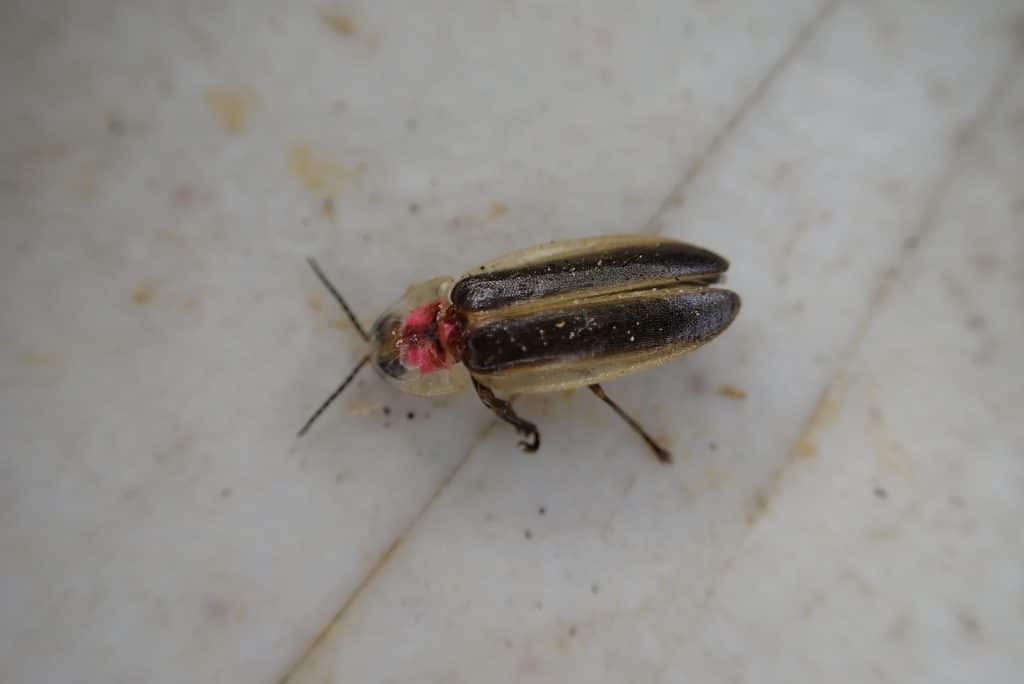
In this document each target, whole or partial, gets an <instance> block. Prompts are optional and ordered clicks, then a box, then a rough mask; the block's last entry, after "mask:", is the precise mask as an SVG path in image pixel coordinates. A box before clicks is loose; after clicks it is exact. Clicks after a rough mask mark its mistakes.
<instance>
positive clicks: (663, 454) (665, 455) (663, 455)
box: [589, 385, 672, 463]
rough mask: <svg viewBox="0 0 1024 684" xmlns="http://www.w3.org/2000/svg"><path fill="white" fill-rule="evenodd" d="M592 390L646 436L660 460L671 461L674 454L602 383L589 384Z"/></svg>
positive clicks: (641, 434) (630, 425)
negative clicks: (622, 406)
mask: <svg viewBox="0 0 1024 684" xmlns="http://www.w3.org/2000/svg"><path fill="white" fill-rule="evenodd" d="M589 387H590V391H591V392H593V393H594V394H596V395H597V398H598V399H600V400H601V401H603V402H604V403H606V404H608V405H609V406H611V407H612V410H613V411H615V412H616V413H617V414H619V417H620V418H622V419H623V420H624V421H626V422H627V423H628V424H629V427H631V428H633V429H634V430H635V431H636V433H637V434H639V435H640V436H641V437H643V438H644V441H645V442H647V446H649V447H651V450H652V451H654V455H655V456H657V457H658V460H659V461H661V462H662V463H671V462H672V454H670V453H669V452H668V450H667V449H665V448H664V447H663V446H661V445H660V444H658V443H657V442H655V441H654V439H653V438H652V437H651V436H650V435H649V434H647V431H646V430H644V429H643V427H642V426H641V425H640V423H638V422H636V421H635V420H634V419H633V418H632V417H631V416H630V415H629V414H628V413H626V412H625V411H623V410H622V408H620V407H619V405H618V404H616V403H615V402H614V401H612V400H611V399H610V398H609V397H608V395H607V394H605V393H604V389H603V388H602V387H601V386H600V385H589Z"/></svg>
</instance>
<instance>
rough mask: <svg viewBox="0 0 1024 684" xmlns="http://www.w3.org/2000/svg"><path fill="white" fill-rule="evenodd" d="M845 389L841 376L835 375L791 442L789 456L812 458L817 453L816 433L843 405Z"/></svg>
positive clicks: (829, 421) (833, 417)
mask: <svg viewBox="0 0 1024 684" xmlns="http://www.w3.org/2000/svg"><path fill="white" fill-rule="evenodd" d="M845 391H846V383H845V381H844V380H843V379H842V378H841V377H837V378H836V380H835V382H834V383H833V385H832V386H831V387H829V388H828V389H827V390H826V391H825V394H824V395H823V396H822V397H821V399H820V400H819V401H818V404H817V405H816V406H815V407H814V410H813V411H812V412H811V415H810V417H809V418H808V419H807V422H806V423H805V424H804V429H803V432H801V433H800V436H799V437H798V438H797V440H796V442H794V443H793V448H792V450H791V451H790V456H791V457H795V458H798V459H809V458H813V457H814V456H816V455H817V454H818V445H817V439H816V437H817V434H818V433H819V432H820V431H821V430H822V429H823V428H824V427H826V426H827V425H828V424H829V423H831V422H832V420H834V419H835V417H836V416H837V415H839V411H840V409H841V408H842V405H843V396H844V395H845Z"/></svg>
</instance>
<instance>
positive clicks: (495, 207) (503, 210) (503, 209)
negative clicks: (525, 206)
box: [487, 202, 508, 219]
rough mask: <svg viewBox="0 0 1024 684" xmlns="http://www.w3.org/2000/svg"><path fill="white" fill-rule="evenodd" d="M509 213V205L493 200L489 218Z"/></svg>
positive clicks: (488, 214) (488, 213)
mask: <svg viewBox="0 0 1024 684" xmlns="http://www.w3.org/2000/svg"><path fill="white" fill-rule="evenodd" d="M507 213H508V205H507V204H505V203H504V202H491V208H490V210H489V211H488V212H487V218H490V219H496V218H499V217H501V216H504V215H505V214H507Z"/></svg>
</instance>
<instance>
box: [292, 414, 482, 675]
mask: <svg viewBox="0 0 1024 684" xmlns="http://www.w3.org/2000/svg"><path fill="white" fill-rule="evenodd" d="M497 424H498V419H497V418H495V419H494V420H492V421H491V422H490V423H488V424H487V425H485V426H484V428H483V429H482V430H480V432H479V433H478V434H477V436H476V437H475V438H474V440H473V442H472V443H471V444H470V445H469V448H468V449H466V455H465V456H463V457H462V459H460V460H459V462H458V463H457V464H456V465H455V467H454V468H452V470H451V472H450V473H448V475H447V476H446V477H445V479H444V480H442V481H441V483H440V485H439V486H438V487H437V489H435V490H434V493H433V494H431V495H430V498H429V499H427V501H426V503H425V504H424V505H423V507H422V508H420V510H419V512H417V513H416V515H415V516H413V518H412V520H411V521H409V524H408V525H406V526H405V527H404V528H403V529H402V531H401V532H399V533H398V535H397V536H396V537H395V540H394V541H393V542H391V544H390V545H389V546H388V548H387V549H386V550H385V551H384V553H382V554H381V555H380V558H378V559H377V562H376V563H375V564H374V565H373V567H372V568H370V571H369V572H368V573H366V576H365V577H363V579H362V580H361V581H360V582H359V584H358V585H357V586H356V588H355V589H354V590H352V593H351V594H349V595H348V597H347V598H346V599H345V601H344V602H343V603H342V604H341V608H339V609H338V610H337V612H336V613H334V615H333V616H331V619H330V620H328V622H327V624H326V625H324V627H323V628H322V629H321V630H320V631H319V632H318V633H317V635H316V636H315V637H314V638H313V641H311V642H310V644H309V646H307V647H306V648H305V649H304V650H303V651H302V655H300V656H299V657H298V658H296V659H295V661H294V662H293V663H292V664H291V665H289V666H288V667H287V669H286V670H285V673H284V675H282V676H281V677H279V678H278V679H277V681H278V682H279V684H288V682H290V681H291V680H292V677H293V676H294V675H295V673H296V672H298V670H299V668H301V667H302V665H303V664H304V663H305V662H306V661H307V660H309V658H310V656H311V655H312V654H313V653H314V652H315V651H316V650H317V648H318V647H319V646H320V644H321V643H323V642H324V640H326V639H327V637H328V636H329V635H330V633H331V632H332V631H334V628H335V627H336V626H337V625H338V624H339V623H340V622H341V621H342V620H343V619H344V618H345V615H346V613H348V610H349V608H351V607H352V606H353V605H355V602H356V601H357V600H358V599H359V597H360V596H362V594H363V593H364V592H365V590H366V589H367V588H368V587H369V586H370V585H371V584H372V583H373V580H374V579H376V578H377V575H379V574H380V572H381V571H382V570H383V569H384V568H386V567H387V566H388V564H389V563H390V562H391V559H392V558H393V557H394V555H395V552H396V551H398V549H399V547H401V546H402V543H403V542H404V541H405V540H406V539H407V538H408V537H409V535H410V534H411V533H412V531H413V529H414V528H415V527H416V526H417V525H418V524H419V522H420V520H422V519H423V517H424V516H425V515H426V514H427V512H428V511H429V510H430V508H431V507H432V506H433V505H434V502H435V501H436V500H437V499H438V498H440V496H441V493H442V492H444V490H445V488H446V487H447V486H448V484H449V483H450V482H451V481H452V480H454V479H455V476H456V475H457V474H458V473H459V471H460V470H462V467H463V466H464V465H466V463H468V462H469V459H470V457H471V456H472V455H473V453H474V452H475V451H476V450H477V447H479V446H480V444H481V443H482V442H483V441H484V439H485V438H486V437H487V435H488V434H490V432H491V430H493V429H494V426H495V425H497Z"/></svg>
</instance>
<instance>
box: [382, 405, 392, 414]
mask: <svg viewBox="0 0 1024 684" xmlns="http://www.w3.org/2000/svg"><path fill="white" fill-rule="evenodd" d="M381 411H383V412H384V415H385V416H390V415H391V407H390V406H384V407H383V408H381Z"/></svg>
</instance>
